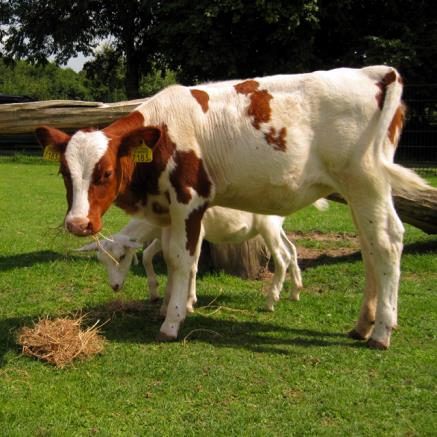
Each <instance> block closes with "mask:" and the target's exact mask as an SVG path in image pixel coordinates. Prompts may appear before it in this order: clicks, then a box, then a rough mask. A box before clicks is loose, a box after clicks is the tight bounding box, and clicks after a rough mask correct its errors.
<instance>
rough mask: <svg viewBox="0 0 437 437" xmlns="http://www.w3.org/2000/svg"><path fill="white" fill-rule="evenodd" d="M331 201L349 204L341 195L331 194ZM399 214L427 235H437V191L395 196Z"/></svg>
mask: <svg viewBox="0 0 437 437" xmlns="http://www.w3.org/2000/svg"><path fill="white" fill-rule="evenodd" d="M328 199H329V200H334V201H336V202H341V203H347V202H346V200H345V199H344V198H343V197H342V196H340V194H338V193H335V194H331V195H330V196H329V197H328ZM393 200H394V204H395V208H396V211H397V213H398V214H399V217H400V219H401V220H402V221H403V222H404V223H408V224H410V225H412V226H415V227H416V228H419V229H421V230H422V231H424V232H426V233H427V234H437V189H435V188H430V189H428V190H423V191H414V192H411V193H408V195H407V194H403V195H402V196H401V195H399V194H396V193H395V194H394V195H393Z"/></svg>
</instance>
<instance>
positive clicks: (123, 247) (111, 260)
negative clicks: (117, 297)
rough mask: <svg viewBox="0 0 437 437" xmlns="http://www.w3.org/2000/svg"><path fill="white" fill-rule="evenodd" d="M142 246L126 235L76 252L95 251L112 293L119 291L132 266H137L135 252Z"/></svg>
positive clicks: (88, 245)
mask: <svg viewBox="0 0 437 437" xmlns="http://www.w3.org/2000/svg"><path fill="white" fill-rule="evenodd" d="M142 247H143V246H142V244H141V243H138V242H137V241H135V240H132V239H130V238H129V237H127V236H126V235H114V236H112V237H110V238H109V239H108V240H103V241H100V243H99V244H97V243H95V242H94V243H89V244H85V246H82V247H80V248H79V249H76V251H78V252H88V251H94V250H96V251H97V259H98V260H99V261H100V262H101V263H102V264H103V265H104V266H105V267H106V271H107V272H108V280H109V285H110V286H111V288H112V289H113V290H114V291H120V290H121V289H122V287H123V284H124V281H125V279H126V276H127V274H128V272H129V269H130V267H131V265H132V264H137V263H138V259H137V257H136V251H137V250H138V249H139V248H142Z"/></svg>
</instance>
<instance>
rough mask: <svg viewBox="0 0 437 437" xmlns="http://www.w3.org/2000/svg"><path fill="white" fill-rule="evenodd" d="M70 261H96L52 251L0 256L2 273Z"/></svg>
mask: <svg viewBox="0 0 437 437" xmlns="http://www.w3.org/2000/svg"><path fill="white" fill-rule="evenodd" d="M60 260H62V261H68V260H84V261H89V260H95V261H96V262H97V259H96V258H95V257H94V258H92V257H91V258H85V257H83V256H79V255H72V254H69V253H67V254H63V253H58V252H53V251H52V250H39V251H36V252H28V253H20V254H18V255H11V256H0V271H6V270H12V269H15V268H22V267H32V266H33V265H35V264H41V263H51V262H54V261H60Z"/></svg>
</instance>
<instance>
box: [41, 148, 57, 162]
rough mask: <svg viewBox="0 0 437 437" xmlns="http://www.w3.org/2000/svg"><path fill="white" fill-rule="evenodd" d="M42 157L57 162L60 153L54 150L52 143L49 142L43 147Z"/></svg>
mask: <svg viewBox="0 0 437 437" xmlns="http://www.w3.org/2000/svg"><path fill="white" fill-rule="evenodd" d="M42 158H43V159H45V160H46V161H57V162H59V161H60V160H61V154H60V153H59V152H58V151H57V150H55V148H54V147H53V144H49V145H47V146H45V147H44V153H43V155H42Z"/></svg>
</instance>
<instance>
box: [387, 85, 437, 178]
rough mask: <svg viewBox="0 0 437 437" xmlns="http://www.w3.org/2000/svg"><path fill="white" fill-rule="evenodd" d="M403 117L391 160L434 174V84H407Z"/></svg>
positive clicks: (436, 112)
mask: <svg viewBox="0 0 437 437" xmlns="http://www.w3.org/2000/svg"><path fill="white" fill-rule="evenodd" d="M403 98H404V100H405V103H406V104H407V108H408V109H407V120H406V123H405V127H404V130H403V132H402V136H401V139H400V142H399V146H398V149H397V151H396V155H395V160H396V161H397V162H399V163H401V164H403V165H405V166H407V167H412V168H417V169H420V170H421V171H422V172H426V173H431V174H433V175H437V84H426V85H423V84H420V85H419V84H417V85H407V86H405V88H404V95H403Z"/></svg>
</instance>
